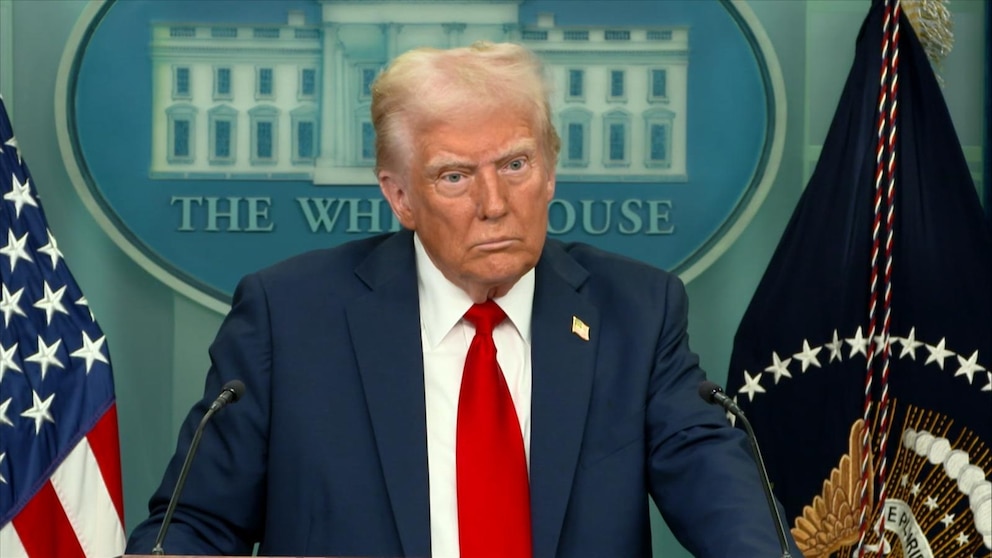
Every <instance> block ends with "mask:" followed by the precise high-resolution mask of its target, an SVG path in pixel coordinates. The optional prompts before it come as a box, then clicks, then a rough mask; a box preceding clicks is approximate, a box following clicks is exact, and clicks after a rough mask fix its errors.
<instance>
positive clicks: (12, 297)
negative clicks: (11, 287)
mask: <svg viewBox="0 0 992 558" xmlns="http://www.w3.org/2000/svg"><path fill="white" fill-rule="evenodd" d="M0 289H2V290H3V293H2V298H0V312H3V323H4V325H5V326H10V316H11V315H13V314H18V315H20V316H25V317H27V314H25V313H24V310H21V295H22V294H24V287H21V288H20V289H17V291H16V292H14V294H10V291H8V290H7V285H6V284H3V285H0Z"/></svg>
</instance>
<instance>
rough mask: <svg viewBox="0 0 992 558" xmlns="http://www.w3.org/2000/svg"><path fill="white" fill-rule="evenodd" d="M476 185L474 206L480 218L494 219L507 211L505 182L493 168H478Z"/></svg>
mask: <svg viewBox="0 0 992 558" xmlns="http://www.w3.org/2000/svg"><path fill="white" fill-rule="evenodd" d="M476 186H477V187H476V191H475V196H476V207H477V213H478V216H479V218H480V219H495V218H498V217H501V216H502V215H504V214H505V213H506V212H507V207H508V204H507V195H508V191H507V187H506V183H505V181H504V180H503V179H502V177H501V176H500V175H499V172H497V170H496V169H495V168H485V169H480V170H479V173H478V175H477V177H476Z"/></svg>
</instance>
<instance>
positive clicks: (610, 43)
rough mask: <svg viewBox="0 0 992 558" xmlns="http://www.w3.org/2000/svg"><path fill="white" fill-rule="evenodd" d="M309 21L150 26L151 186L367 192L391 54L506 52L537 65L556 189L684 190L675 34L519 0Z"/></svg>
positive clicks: (376, 10)
mask: <svg viewBox="0 0 992 558" xmlns="http://www.w3.org/2000/svg"><path fill="white" fill-rule="evenodd" d="M317 1H318V2H319V4H320V8H321V21H320V22H313V23H310V22H307V21H305V17H304V15H303V13H302V12H296V11H291V12H290V13H289V14H288V17H287V19H286V22H285V23H273V24H271V25H258V24H255V25H246V24H237V25H234V24H232V25H225V24H220V23H178V22H169V23H156V24H154V25H153V26H152V41H151V58H152V82H153V83H152V91H153V93H152V94H153V99H152V154H151V155H152V157H151V169H150V175H151V176H152V177H153V178H169V179H205V178H206V179H237V180H285V179H291V180H292V179H296V180H311V181H313V183H315V184H329V185H330V184H339V185H344V184H371V183H374V182H375V179H374V176H373V174H372V166H373V163H374V157H375V153H374V137H375V136H374V132H373V129H372V124H371V119H370V116H369V104H370V101H371V97H370V92H369V86H370V85H371V83H372V81H373V80H374V79H375V77H376V75H378V73H379V71H380V70H381V68H382V67H383V66H385V65H386V64H387V63H388V62H389V61H390V60H391V59H392V58H394V57H395V56H396V55H398V54H399V53H401V52H404V51H406V50H409V49H411V48H416V47H420V46H434V47H441V48H446V47H453V46H463V45H468V44H471V43H473V42H475V41H478V40H489V41H514V42H519V43H522V44H524V45H526V46H527V47H528V48H530V49H532V50H533V51H534V52H536V53H537V54H538V55H539V56H540V57H541V58H542V60H544V61H545V63H546V65H547V67H548V69H549V71H550V74H551V77H552V79H553V81H554V84H555V97H554V99H553V112H554V115H553V118H554V119H555V125H556V127H557V128H558V132H559V134H560V135H561V138H562V151H561V156H560V158H559V165H558V179H559V181H580V182H581V181H596V182H684V181H687V180H688V178H687V169H686V158H687V154H686V129H687V122H686V116H687V109H686V105H687V98H688V79H687V75H688V61H689V46H688V45H689V30H688V28H686V27H673V26H664V27H663V26H643V25H640V26H639V25H635V24H631V25H622V26H591V25H589V26H567V27H564V26H557V25H556V24H555V17H554V14H541V15H540V16H539V17H538V20H537V22H536V24H533V25H523V24H521V23H520V20H519V8H520V4H521V1H520V0H422V1H409V0H408V1H396V0H317Z"/></svg>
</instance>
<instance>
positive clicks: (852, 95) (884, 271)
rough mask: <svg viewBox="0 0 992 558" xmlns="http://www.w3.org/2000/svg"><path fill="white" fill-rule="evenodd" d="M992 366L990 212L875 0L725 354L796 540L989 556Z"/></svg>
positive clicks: (919, 69)
mask: <svg viewBox="0 0 992 558" xmlns="http://www.w3.org/2000/svg"><path fill="white" fill-rule="evenodd" d="M975 79H976V83H977V80H978V79H980V78H979V77H978V76H976V78H975ZM990 369H992V232H990V225H989V221H988V219H987V217H986V216H985V215H984V213H983V210H982V208H981V205H980V203H979V199H978V195H977V191H976V188H975V184H974V183H973V181H972V178H971V175H970V172H969V168H968V165H967V163H966V160H965V157H964V155H963V152H962V149H961V146H960V144H959V142H958V140H957V138H956V135H955V132H954V127H953V124H952V122H951V119H950V116H949V113H948V111H947V108H946V105H945V103H944V100H943V97H942V94H941V89H940V86H939V85H938V83H937V80H936V78H935V76H934V72H933V70H932V68H931V65H930V63H929V61H928V58H927V55H926V53H925V52H924V50H923V48H921V44H920V41H919V40H918V38H917V36H916V35H915V33H914V29H913V27H912V26H911V25H910V23H909V21H908V20H907V18H906V17H905V14H902V13H901V9H900V4H899V3H898V2H895V1H889V0H885V1H883V0H876V1H875V2H874V3H873V5H872V6H871V9H870V12H869V14H868V16H867V18H866V20H865V22H864V24H863V26H862V28H861V32H860V34H859V36H858V42H857V45H856V53H855V59H854V63H853V67H852V69H851V71H850V74H849V75H848V78H847V82H846V85H845V87H844V90H843V92H842V95H841V99H840V102H839V105H838V107H837V111H836V114H835V116H834V119H833V122H832V124H831V126H830V129H829V131H828V135H827V137H826V140H825V143H824V146H823V150H822V152H821V155H820V158H819V160H818V163H817V165H816V168H815V170H814V172H813V175H812V177H811V179H810V181H809V184H808V185H807V187H806V189H805V191H804V193H803V196H802V197H801V199H800V201H799V203H798V206H797V207H796V209H795V212H794V214H793V216H792V218H791V220H790V222H789V224H788V226H787V228H786V231H785V233H784V235H783V237H782V239H781V240H780V243H779V245H778V247H777V249H776V251H775V253H774V255H773V257H772V260H771V262H770V264H769V267H768V269H767V270H766V272H765V275H764V276H763V278H762V280H761V282H760V284H759V285H758V288H757V290H756V292H755V294H754V298H753V299H752V301H751V303H750V305H749V307H748V309H747V311H746V313H745V315H744V317H743V319H742V321H741V324H740V327H739V329H738V331H737V335H736V337H735V340H734V351H733V355H732V357H731V366H730V370H729V373H728V378H729V380H728V381H729V383H730V384H731V385H730V386H729V389H728V392H729V393H731V394H734V399H735V400H736V401H737V403H738V404H739V405H740V406H741V407H742V409H743V410H744V412H745V413H746V415H747V416H748V417H749V420H750V421H751V422H752V424H753V426H754V430H755V432H756V434H757V436H758V438H759V439H760V441H761V446H762V453H763V455H764V457H765V461H766V463H767V466H768V469H769V477H770V478H771V481H772V483H773V485H774V492H775V494H776V496H777V497H778V498H779V499H780V500H781V501H782V503H783V505H784V506H785V510H786V521H787V523H788V524H789V525H788V528H790V529H791V531H792V534H793V535H794V536H795V538H796V541H797V543H798V544H799V547H800V549H801V550H802V551H803V553H804V555H805V556H806V557H807V558H818V557H827V556H836V557H840V556H843V557H845V558H846V557H851V556H882V555H885V556H893V557H897V556H905V557H914V558H926V557H940V558H964V557H967V558H972V557H977V558H983V557H988V556H990V555H992V538H990V534H992V533H990V532H992V485H990V482H989V480H990V476H992V453H990V448H992V372H990ZM769 528H771V527H769Z"/></svg>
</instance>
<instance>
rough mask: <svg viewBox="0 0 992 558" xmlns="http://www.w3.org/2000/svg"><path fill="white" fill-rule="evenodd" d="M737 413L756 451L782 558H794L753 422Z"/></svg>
mask: <svg viewBox="0 0 992 558" xmlns="http://www.w3.org/2000/svg"><path fill="white" fill-rule="evenodd" d="M737 411H738V412H737V413H734V415H735V416H736V417H737V418H738V419H739V420H740V421H741V422H743V423H744V429H745V430H747V440H748V442H750V443H751V450H752V451H754V463H755V465H757V467H758V473H759V474H760V475H761V488H762V489H764V491H765V499H766V500H768V507H769V508H771V510H772V517H773V518H774V519H775V534H777V535H778V544H779V545H781V547H782V558H792V553H790V552H789V543H788V542H787V538H786V536H785V523H783V521H782V514H781V513H780V512H779V510H778V506H777V505H775V498H774V497H773V496H772V489H771V486H772V483H771V481H770V480H769V479H768V471H766V470H765V460H764V459H762V457H761V450H760V449H758V438H757V437H756V436H755V435H754V430H753V429H751V422H750V421H748V420H747V418H746V417H745V416H744V412H743V411H741V410H740V409H739V408H738V409H737Z"/></svg>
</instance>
